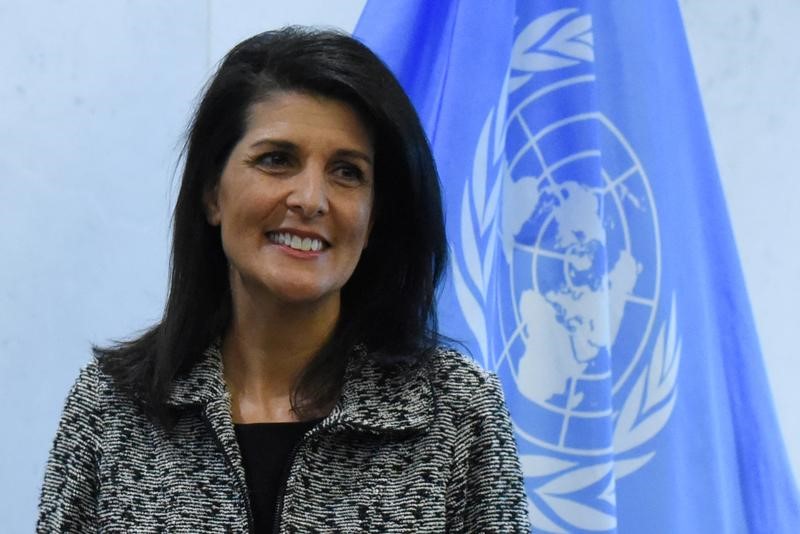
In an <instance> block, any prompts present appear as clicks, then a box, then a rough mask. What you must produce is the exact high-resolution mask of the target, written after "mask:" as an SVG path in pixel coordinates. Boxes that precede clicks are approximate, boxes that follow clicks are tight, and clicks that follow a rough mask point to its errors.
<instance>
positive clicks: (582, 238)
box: [487, 78, 660, 454]
mask: <svg viewBox="0 0 800 534" xmlns="http://www.w3.org/2000/svg"><path fill="white" fill-rule="evenodd" d="M590 86H591V80H590V79H587V78H576V79H572V80H568V81H567V82H566V83H563V84H559V86H558V88H557V89H554V88H551V90H548V91H539V92H537V93H535V94H533V95H531V96H529V97H528V98H526V99H525V100H523V101H522V102H520V103H519V104H518V105H517V107H516V108H515V109H513V110H512V111H511V112H510V113H509V114H508V117H509V118H508V121H507V126H506V127H505V136H504V137H505V139H506V151H505V155H506V158H507V161H508V165H507V167H506V170H505V171H504V172H502V173H501V176H502V180H503V184H502V200H501V205H500V207H499V217H500V224H499V228H498V232H497V237H496V239H499V240H500V241H501V246H500V247H499V248H500V249H501V250H502V254H501V255H500V256H501V257H502V258H503V261H499V262H498V263H497V264H496V266H497V268H496V271H495V277H496V279H497V280H498V282H499V283H498V285H497V287H496V288H495V289H496V290H495V291H494V292H493V295H487V296H489V297H490V299H491V300H490V302H491V301H494V304H495V305H494V306H492V307H493V308H495V310H496V313H497V320H498V321H499V323H500V325H501V328H500V329H499V335H498V336H496V337H494V339H492V340H491V341H490V342H489V344H490V345H491V348H490V350H489V354H491V355H494V357H495V361H494V362H492V363H493V367H494V368H495V369H497V370H498V372H502V368H503V367H505V371H507V374H508V375H509V376H510V377H511V378H512V380H513V381H514V382H515V384H516V386H517V390H518V392H519V394H520V395H521V396H522V397H524V398H525V399H527V400H528V401H531V403H532V405H531V406H529V407H527V410H526V411H527V413H526V414H525V416H524V417H522V418H519V420H518V421H515V422H516V423H517V425H518V430H519V431H520V433H521V434H523V436H524V437H525V438H526V439H529V440H530V441H531V442H532V443H535V444H537V445H539V446H542V447H545V448H549V449H552V450H555V451H559V452H572V453H579V454H587V453H588V454H592V453H594V454H608V453H610V452H612V450H613V449H612V446H613V443H612V440H613V433H612V432H611V430H610V429H611V427H612V425H611V422H610V418H611V417H612V415H613V413H614V398H613V397H614V395H615V394H616V393H618V392H619V391H620V389H621V387H622V386H624V384H625V383H626V381H627V379H628V378H629V376H630V374H631V372H632V371H633V370H634V368H635V367H636V364H637V363H638V362H639V361H640V359H641V357H642V354H643V352H644V349H645V346H646V342H647V340H648V338H649V334H650V331H651V329H652V326H653V323H654V320H655V317H656V306H657V303H658V297H659V284H658V281H659V279H660V276H659V275H660V272H659V271H660V255H659V246H658V245H659V237H658V225H657V219H656V216H655V206H654V203H653V198H652V193H651V191H650V187H649V184H648V182H647V177H646V174H645V172H644V169H643V168H642V165H641V163H640V162H639V160H638V158H637V157H636V154H635V153H634V152H633V150H632V149H631V147H630V145H629V144H628V142H627V141H626V140H625V138H624V137H623V136H622V135H621V133H620V132H619V131H618V130H617V129H616V128H615V127H614V125H613V124H612V123H611V122H610V121H609V120H608V119H607V118H606V117H605V116H603V115H602V114H600V113H597V112H591V111H587V112H578V113H575V114H573V115H571V116H568V117H562V118H559V119H558V120H557V121H554V122H549V123H545V124H540V123H541V117H544V118H545V120H548V119H547V118H548V117H549V116H550V115H551V114H552V112H551V111H550V112H548V110H551V109H554V108H553V106H559V103H560V102H561V100H560V99H561V98H564V96H563V92H567V93H568V94H567V96H566V98H567V99H568V100H569V101H571V102H572V103H573V104H572V105H576V106H579V105H580V103H581V102H582V103H584V105H585V104H586V103H589V102H591V98H590V97H591V94H590V93H589V89H590ZM559 107H562V108H563V104H561V105H560V106H559ZM556 109H558V108H556ZM571 111H580V110H571ZM515 132H516V138H515ZM509 148H511V151H509ZM492 296H493V297H494V298H493V299H492V298H491V297H492ZM509 304H512V305H511V306H509ZM509 311H513V314H509V313H508V312H509ZM487 341H488V340H487ZM487 348H488V347H487ZM612 364H613V365H612ZM609 392H611V394H610V395H609ZM526 422H527V424H526ZM528 426H530V427H531V428H528Z"/></svg>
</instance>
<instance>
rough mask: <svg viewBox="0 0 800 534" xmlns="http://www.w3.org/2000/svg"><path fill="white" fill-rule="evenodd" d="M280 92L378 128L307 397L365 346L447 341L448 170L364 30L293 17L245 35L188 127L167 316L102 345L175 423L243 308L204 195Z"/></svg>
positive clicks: (409, 353) (309, 406)
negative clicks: (366, 220)
mask: <svg viewBox="0 0 800 534" xmlns="http://www.w3.org/2000/svg"><path fill="white" fill-rule="evenodd" d="M278 91H298V92H302V93H307V94H313V95H320V96H324V97H328V98H332V99H336V100H339V101H342V102H345V103H347V104H349V105H350V106H352V108H353V109H354V110H356V111H357V112H358V113H359V115H360V116H361V117H362V119H363V120H364V121H365V123H366V124H367V126H368V127H369V128H370V129H371V131H372V132H373V134H374V143H375V204H374V208H373V209H374V215H373V217H374V223H373V227H372V231H371V234H370V238H369V246H368V247H367V248H366V249H365V250H364V252H363V254H362V256H361V259H360V261H359V263H358V265H357V267H356V269H355V272H354V273H353V276H352V277H351V278H350V280H349V281H348V282H347V284H346V285H345V286H344V288H343V289H342V306H341V314H340V318H339V321H338V323H337V326H336V328H335V330H334V332H333V334H332V336H331V337H330V339H329V340H328V342H327V343H326V345H325V346H324V347H323V348H322V349H321V350H320V351H319V353H318V354H317V355H316V356H315V358H314V359H313V360H312V362H311V363H310V364H309V366H308V367H307V369H306V370H305V372H304V373H303V375H302V377H301V379H300V380H299V382H298V384H296V385H295V389H294V394H293V398H292V405H293V407H294V409H295V410H296V411H297V412H299V413H301V414H303V413H312V412H313V411H314V410H315V409H321V408H323V407H324V406H327V405H329V404H330V403H331V402H332V401H333V400H335V398H336V397H337V396H338V394H339V391H340V388H341V380H342V377H343V373H344V366H345V364H346V356H347V354H348V353H349V352H350V350H352V348H353V347H354V346H356V345H358V344H362V345H364V346H365V348H366V349H367V352H368V354H370V356H371V357H373V358H376V359H378V360H380V361H381V362H382V363H384V364H392V363H400V362H409V361H419V360H422V359H425V358H426V357H427V356H428V355H429V354H430V352H431V350H432V349H433V348H434V346H435V345H436V344H437V343H438V333H437V327H436V303H435V297H436V295H435V293H436V288H437V285H438V283H439V280H440V278H441V276H442V273H443V271H444V268H445V264H446V260H447V245H446V239H445V231H444V220H443V214H442V203H441V194H440V189H439V179H438V175H437V173H436V167H435V165H434V161H433V157H432V155H431V151H430V147H429V145H428V142H427V139H426V137H425V133H424V131H423V129H422V127H421V125H420V122H419V119H418V117H417V114H416V112H415V111H414V108H413V105H412V104H411V102H410V101H409V99H408V97H407V96H406V94H405V92H404V91H403V89H402V88H401V87H400V84H399V83H398V82H397V80H396V78H395V77H394V76H393V75H392V73H391V72H390V71H389V69H388V68H387V67H386V65H384V64H383V62H381V60H380V59H378V57H377V56H376V55H375V54H374V53H372V52H371V51H370V50H369V49H368V48H367V47H366V46H364V45H363V44H361V43H360V42H358V41H357V40H355V39H353V38H352V37H350V36H348V35H346V34H343V33H338V32H333V31H322V30H316V29H310V28H302V27H288V28H284V29H281V30H277V31H268V32H264V33H261V34H259V35H256V36H254V37H251V38H249V39H247V40H245V41H243V42H242V43H240V44H238V45H236V47H234V48H233V49H232V50H231V51H230V52H229V53H228V55H227V56H225V58H224V60H223V61H222V63H221V65H220V66H219V69H218V70H217V72H216V74H215V75H214V77H213V78H212V79H211V80H210V83H209V85H208V86H207V88H206V90H205V93H204V95H203V97H202V99H201V101H200V104H199V106H198V107H197V110H196V112H195V114H194V118H193V120H192V122H191V124H190V126H189V128H188V131H187V139H186V144H185V146H184V151H183V154H184V157H185V161H184V169H183V176H182V182H181V188H180V193H179V196H178V201H177V203H176V206H175V211H174V214H173V239H172V260H171V279H170V287H169V295H168V298H167V303H166V306H165V311H164V316H163V318H162V320H161V321H160V322H159V323H158V324H156V325H155V326H154V327H152V328H151V329H150V330H148V331H147V332H145V333H144V334H143V335H141V336H140V337H139V338H137V339H133V340H131V341H128V342H123V343H119V344H117V345H115V346H113V347H110V348H98V347H95V353H96V355H97V356H98V360H99V362H100V366H101V368H102V369H103V370H104V371H105V372H106V373H108V374H109V375H110V376H112V377H113V379H114V380H115V382H116V383H117V384H118V385H119V386H120V387H123V388H125V389H126V390H128V391H130V392H132V393H133V394H134V395H135V396H136V397H137V398H138V399H140V400H141V401H142V403H143V405H144V407H145V409H146V410H147V411H148V413H149V414H150V415H151V416H153V417H154V418H155V419H156V420H158V421H160V422H162V423H165V424H169V414H168V411H167V410H166V408H165V401H166V399H167V397H168V395H169V391H170V388H171V385H172V382H173V380H174V379H175V377H176V376H178V375H181V374H183V373H185V372H187V371H188V370H189V369H190V368H191V367H192V366H193V365H194V364H195V363H196V362H197V361H198V360H199V359H200V358H201V357H202V354H203V352H204V351H205V349H207V348H208V347H209V346H210V345H211V344H212V343H214V342H215V341H216V340H218V339H220V338H221V337H222V336H223V335H224V333H225V331H226V329H227V327H228V324H229V321H230V318H231V302H230V288H229V282H228V266H227V261H226V258H225V255H224V253H223V250H222V244H221V241H220V230H219V227H215V226H211V225H210V224H208V222H207V220H206V215H205V210H204V204H203V198H204V195H205V194H206V193H207V192H208V191H210V190H211V189H212V188H213V187H214V186H215V185H216V184H217V181H218V180H219V178H220V175H221V173H222V169H223V167H224V166H225V164H226V162H227V160H228V156H229V155H230V153H231V150H232V149H233V147H234V145H236V143H237V142H238V141H239V140H240V139H241V137H242V136H243V135H244V133H245V128H246V122H247V114H248V110H249V109H250V108H251V106H252V105H253V104H255V103H257V102H259V101H263V100H265V99H266V98H268V97H269V96H270V95H271V94H273V93H275V92H278Z"/></svg>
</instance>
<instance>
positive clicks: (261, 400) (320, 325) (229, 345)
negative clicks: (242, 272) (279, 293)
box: [222, 291, 340, 423]
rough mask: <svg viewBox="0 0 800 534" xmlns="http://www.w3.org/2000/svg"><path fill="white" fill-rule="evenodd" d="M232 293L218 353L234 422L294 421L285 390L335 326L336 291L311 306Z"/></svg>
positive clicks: (290, 391)
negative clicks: (220, 355)
mask: <svg viewBox="0 0 800 534" xmlns="http://www.w3.org/2000/svg"><path fill="white" fill-rule="evenodd" d="M232 293H233V295H232V297H233V298H232V305H233V310H232V311H233V313H232V318H231V324H230V326H229V328H228V331H227V333H226V335H225V338H224V339H223V344H222V356H223V369H224V375H225V382H226V384H227V386H228V389H229V390H230V392H231V395H232V403H231V411H232V416H233V420H234V422H237V423H254V422H280V421H294V420H297V418H296V415H295V414H294V412H293V411H292V410H291V393H292V390H293V387H294V385H295V383H296V382H297V380H298V378H299V377H300V375H301V374H302V372H303V370H304V369H305V368H306V366H307V365H308V363H309V362H310V361H311V359H312V358H313V357H314V355H315V354H316V353H317V351H319V349H320V348H321V347H322V346H323V345H324V344H325V342H326V341H327V340H328V338H329V337H330V335H331V333H332V332H333V329H334V328H335V326H336V321H337V319H338V317H339V306H340V302H339V298H338V295H336V296H335V298H330V299H327V300H326V301H324V302H318V303H313V304H287V303H281V302H275V301H274V300H270V299H255V298H252V296H250V295H247V294H244V295H243V294H242V292H238V291H233V292H232Z"/></svg>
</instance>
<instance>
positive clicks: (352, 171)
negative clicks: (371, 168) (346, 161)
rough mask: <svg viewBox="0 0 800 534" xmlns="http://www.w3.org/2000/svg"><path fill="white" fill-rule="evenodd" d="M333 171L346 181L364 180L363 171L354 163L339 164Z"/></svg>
mask: <svg viewBox="0 0 800 534" xmlns="http://www.w3.org/2000/svg"><path fill="white" fill-rule="evenodd" d="M334 173H335V174H336V176H338V177H340V178H342V179H344V180H345V181H348V182H361V181H362V180H364V173H363V172H362V171H361V169H359V168H358V167H356V166H355V165H340V166H339V167H337V168H336V170H335V171H334Z"/></svg>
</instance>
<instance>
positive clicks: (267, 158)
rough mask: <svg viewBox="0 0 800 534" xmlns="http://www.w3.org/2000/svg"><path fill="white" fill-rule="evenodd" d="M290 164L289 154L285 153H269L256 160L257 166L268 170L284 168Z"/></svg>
mask: <svg viewBox="0 0 800 534" xmlns="http://www.w3.org/2000/svg"><path fill="white" fill-rule="evenodd" d="M290 163H291V160H290V157H289V154H286V153H284V152H268V153H266V154H264V155H262V156H259V157H258V158H256V165H258V166H259V167H264V168H267V169H276V168H283V167H286V166H288V165H289V164H290Z"/></svg>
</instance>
